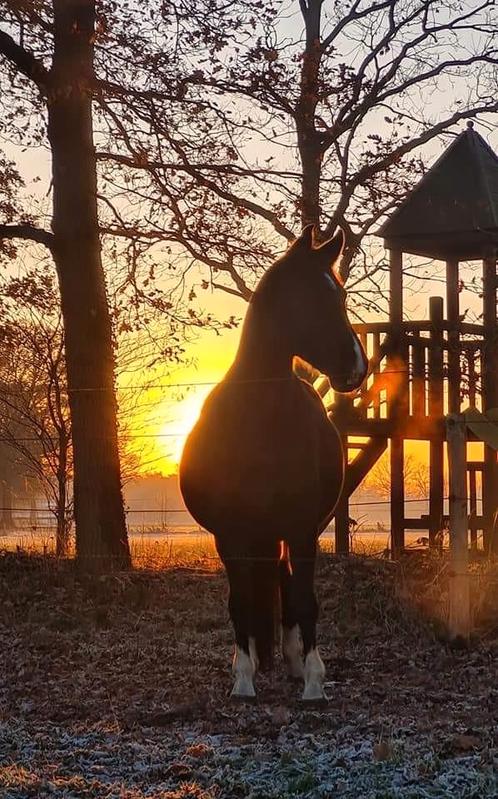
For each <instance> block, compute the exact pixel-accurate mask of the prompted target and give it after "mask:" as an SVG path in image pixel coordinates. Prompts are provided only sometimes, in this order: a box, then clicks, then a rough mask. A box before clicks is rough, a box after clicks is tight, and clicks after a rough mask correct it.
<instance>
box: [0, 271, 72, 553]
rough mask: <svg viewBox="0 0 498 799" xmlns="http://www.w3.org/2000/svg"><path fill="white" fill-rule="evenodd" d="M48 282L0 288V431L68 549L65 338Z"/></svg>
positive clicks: (38, 278) (62, 548)
mask: <svg viewBox="0 0 498 799" xmlns="http://www.w3.org/2000/svg"><path fill="white" fill-rule="evenodd" d="M55 299H56V291H55V286H54V285H53V281H52V280H51V279H50V277H49V276H47V275H44V274H43V273H42V272H39V271H38V272H37V271H36V270H35V271H32V272H31V273H30V274H28V275H27V276H25V277H24V278H22V279H17V278H13V279H10V280H6V281H4V282H3V284H2V286H1V290H0V312H1V320H2V321H1V324H0V346H1V352H2V357H1V358H0V437H1V439H2V443H3V446H4V448H5V449H6V450H8V451H9V454H10V460H11V464H12V468H13V469H15V471H16V472H17V476H18V477H30V478H32V479H34V480H35V481H36V483H37V485H38V486H40V487H41V489H42V491H43V493H44V494H45V498H46V500H47V504H48V507H49V509H50V510H51V512H53V514H54V516H55V519H56V525H57V528H56V551H57V554H58V555H60V556H62V555H65V554H66V552H67V546H68V543H69V534H70V528H71V523H72V519H73V501H72V491H71V476H72V448H71V423H70V419H69V403H68V396H67V384H66V370H65V363H64V336H63V331H62V323H61V317H60V313H59V312H58V311H57V305H56V304H55Z"/></svg>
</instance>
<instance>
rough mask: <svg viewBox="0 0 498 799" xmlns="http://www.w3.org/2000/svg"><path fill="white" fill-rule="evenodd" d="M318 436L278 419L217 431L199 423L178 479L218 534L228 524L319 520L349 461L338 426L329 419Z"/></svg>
mask: <svg viewBox="0 0 498 799" xmlns="http://www.w3.org/2000/svg"><path fill="white" fill-rule="evenodd" d="M318 426H319V430H318V431H316V430H315V432H314V435H311V436H310V435H306V432H307V431H306V430H299V429H298V430H294V431H293V433H292V434H291V436H289V433H288V430H286V429H283V427H282V428H281V427H279V424H278V422H276V423H273V424H272V425H268V428H267V429H266V430H265V429H263V430H262V429H261V428H262V427H263V425H262V424H261V423H260V426H259V430H258V439H259V444H257V443H256V442H255V439H254V431H253V430H249V429H245V428H244V426H243V425H237V429H236V430H230V429H229V426H228V428H227V426H225V427H224V428H222V429H220V430H219V435H218V436H217V437H216V438H214V437H213V436H212V434H211V432H206V429H207V428H206V427H203V425H198V426H196V427H195V428H194V430H193V431H192V433H191V434H190V436H189V438H188V439H187V442H186V445H185V450H184V455H183V458H182V464H181V470H180V483H181V489H182V493H183V496H184V499H185V502H186V505H187V507H188V508H189V510H190V512H191V513H192V515H193V516H194V518H195V519H196V520H197V521H198V522H199V523H200V524H201V525H202V526H203V527H205V528H206V529H208V530H210V531H211V532H213V533H219V532H220V530H221V529H222V528H223V529H228V528H240V527H241V526H243V527H244V528H245V527H250V528H251V529H253V528H255V527H257V528H262V529H263V528H265V529H266V528H268V527H271V528H272V530H273V531H274V532H275V534H276V535H281V534H283V533H286V532H288V531H289V527H291V526H292V527H294V526H295V527H302V526H303V525H306V526H310V527H319V525H320V522H321V521H322V520H323V519H324V518H325V517H326V516H328V515H329V514H330V513H331V511H332V510H333V507H334V506H335V503H336V502H337V498H338V495H339V492H340V489H341V486H342V480H343V461H342V450H341V444H340V440H339V438H338V435H337V432H336V431H335V428H334V427H333V426H332V425H330V423H328V421H327V420H326V419H325V418H324V420H323V423H320V424H319V425H318Z"/></svg>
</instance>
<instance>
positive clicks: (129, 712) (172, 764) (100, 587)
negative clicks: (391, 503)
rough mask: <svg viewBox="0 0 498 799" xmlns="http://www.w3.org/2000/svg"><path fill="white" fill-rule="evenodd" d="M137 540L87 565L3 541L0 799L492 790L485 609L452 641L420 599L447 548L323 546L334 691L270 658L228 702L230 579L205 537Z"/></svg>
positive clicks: (441, 576)
mask: <svg viewBox="0 0 498 799" xmlns="http://www.w3.org/2000/svg"><path fill="white" fill-rule="evenodd" d="M133 555H134V560H135V564H136V568H135V571H133V572H130V573H123V574H114V575H104V576H102V577H99V578H91V579H81V578H79V577H78V575H77V574H76V572H75V570H74V563H73V561H71V560H70V559H68V560H65V561H58V560H56V559H55V558H54V557H51V556H48V555H46V556H40V555H28V554H24V553H17V552H15V553H12V552H4V553H2V554H1V556H0V670H1V672H2V674H3V675H5V676H6V677H5V678H4V680H3V681H2V682H1V683H0V795H1V796H2V798H3V797H5V798H6V799H31V797H32V798H33V799H35V797H36V799H42V798H43V799H45V797H49V796H50V797H52V798H53V797H56V799H78V798H79V797H92V799H111V797H112V799H118V797H119V799H145V797H148V799H151V797H152V798H153V799H193V798H194V797H195V798H196V799H238V797H240V799H246V798H247V797H248V796H252V797H256V796H260V797H272V799H276V798H277V797H278V798H279V799H290V797H306V799H322V797H326V796H340V797H341V799H353V798H354V799H356V797H358V796H361V797H362V799H378V797H379V796H383V795H385V796H392V797H396V799H398V798H399V797H406V799H411V798H412V797H417V799H419V797H422V796H424V797H425V796H435V797H446V796H447V797H448V798H449V797H451V796H462V797H464V796H471V795H479V796H480V797H492V796H496V795H497V792H498V785H497V783H496V776H493V775H496V773H497V772H496V765H498V740H497V739H496V724H495V721H494V718H495V708H496V706H497V701H498V693H497V692H496V687H495V686H496V677H497V675H496V665H494V664H496V662H497V660H496V655H497V654H498V636H497V634H496V618H497V617H496V616H495V617H494V623H495V633H494V634H493V632H492V625H491V624H488V626H482V627H480V628H479V637H478V638H477V639H476V641H475V642H474V644H473V645H472V646H471V647H470V649H469V650H467V651H458V650H453V649H452V648H450V647H448V646H447V644H446V642H445V641H444V640H441V638H440V637H439V632H438V625H437V623H435V622H434V621H433V619H432V615H431V614H422V613H420V611H419V606H423V604H424V601H425V602H426V603H427V604H428V606H430V605H431V603H434V601H435V599H434V593H433V592H434V591H435V586H439V590H440V591H441V592H443V593H444V580H445V579H446V577H445V575H446V571H447V570H445V569H444V568H443V562H441V561H440V560H437V559H434V562H433V561H432V560H431V558H430V557H427V556H425V558H423V557H422V555H412V556H410V558H407V559H406V561H403V562H402V563H399V564H393V563H390V562H386V561H384V560H382V559H373V558H365V557H351V558H350V559H341V558H336V557H334V556H333V555H331V554H329V553H323V554H322V555H321V556H320V558H319V562H318V569H317V593H318V595H319V598H320V604H321V619H320V625H319V641H320V645H321V650H322V655H323V657H324V660H325V663H326V667H327V687H326V690H327V691H328V693H329V696H330V702H329V704H328V705H326V706H324V707H321V708H309V707H303V706H302V704H301V703H300V701H299V695H300V689H299V686H296V685H295V684H293V683H290V682H288V681H287V680H286V679H285V676H284V671H283V666H282V663H281V661H280V660H279V659H278V658H277V667H276V670H275V672H274V673H272V674H270V675H259V676H258V678H257V690H258V702H257V703H256V704H255V705H251V706H239V705H236V706H235V705H233V704H232V703H231V702H230V700H229V697H228V694H229V691H230V687H231V675H230V661H231V654H232V646H233V644H232V632H231V629H230V624H229V621H228V614H227V607H226V593H227V588H226V580H225V577H224V575H223V573H222V570H221V569H220V567H219V562H218V561H217V560H216V558H215V556H214V554H209V552H207V551H206V548H205V547H204V545H203V546H202V547H200V548H199V547H198V546H197V545H196V546H194V547H193V548H190V549H189V548H188V547H186V548H184V549H183V550H179V549H173V550H172V549H171V548H170V547H168V546H167V542H163V543H161V546H156V545H155V544H154V542H153V541H150V540H149V543H147V542H146V541H145V540H144V541H139V542H138V547H137V549H136V550H135V549H134V552H133ZM479 579H481V578H479ZM482 579H483V580H484V576H483V578H482ZM483 585H484V583H483ZM410 586H411V587H412V589H413V596H411V597H410V596H409V594H408V589H409V587H410ZM429 599H430V602H429ZM482 606H483V607H485V606H486V604H485V603H484V600H483V604H482ZM493 635H494V637H493ZM464 739H465V740H467V742H469V741H470V744H469V746H470V748H467V749H466V750H465V751H463V750H462V746H463V743H462V742H463V741H464ZM385 742H387V743H386V745H384V744H385ZM465 746H467V744H465ZM393 786H396V787H393ZM472 791H473V793H472ZM476 791H477V793H476Z"/></svg>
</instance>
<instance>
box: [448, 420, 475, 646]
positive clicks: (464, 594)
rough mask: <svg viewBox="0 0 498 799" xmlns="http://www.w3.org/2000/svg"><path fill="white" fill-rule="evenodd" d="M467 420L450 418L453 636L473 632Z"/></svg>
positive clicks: (451, 625)
mask: <svg viewBox="0 0 498 799" xmlns="http://www.w3.org/2000/svg"><path fill="white" fill-rule="evenodd" d="M465 429H466V426H465V420H464V418H463V416H461V415H453V416H449V417H448V419H447V434H446V435H447V440H448V462H449V481H450V557H451V573H450V590H449V595H450V596H449V598H450V615H449V631H450V636H451V637H452V638H463V639H467V638H468V637H469V635H470V586H469V568H468V567H469V552H468V518H467V479H466V459H467V452H466V446H467V440H466V435H465Z"/></svg>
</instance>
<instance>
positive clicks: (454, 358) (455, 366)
mask: <svg viewBox="0 0 498 799" xmlns="http://www.w3.org/2000/svg"><path fill="white" fill-rule="evenodd" d="M459 296H460V295H459V286H458V261H455V260H452V261H446V314H447V319H448V325H449V330H448V410H449V413H459V412H460V330H459V326H460V303H459Z"/></svg>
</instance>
